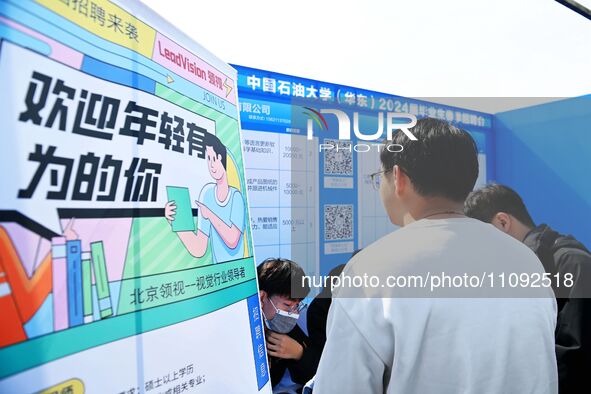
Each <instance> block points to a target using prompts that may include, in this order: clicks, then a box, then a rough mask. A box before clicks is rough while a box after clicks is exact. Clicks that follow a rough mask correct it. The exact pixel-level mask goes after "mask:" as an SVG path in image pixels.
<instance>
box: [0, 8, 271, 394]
mask: <svg viewBox="0 0 591 394" xmlns="http://www.w3.org/2000/svg"><path fill="white" fill-rule="evenodd" d="M200 17H201V16H196V19H197V20H198V18H200ZM203 17H205V16H203ZM0 86H2V93H3V94H2V95H1V97H0V119H2V126H1V130H2V131H1V135H2V143H0V161H1V163H2V167H1V168H2V177H0V188H1V194H0V316H2V324H1V326H0V392H3V393H4V392H6V393H9V392H10V393H12V392H19V393H20V392H23V393H25V392H44V393H66V392H67V393H86V392H88V393H94V392H96V393H104V392H112V393H139V392H142V393H150V392H154V393H180V392H185V391H186V392H201V393H220V392H228V393H229V392H231V393H256V392H259V391H261V392H270V383H269V378H268V366H267V362H266V359H267V357H266V351H265V347H264V338H263V329H262V324H261V323H262V321H261V313H260V305H259V301H258V291H257V284H256V269H255V263H254V257H253V246H252V238H251V230H250V222H251V221H250V215H249V211H248V202H247V196H246V181H245V177H244V165H243V157H242V147H241V142H240V123H239V118H238V116H239V111H238V107H237V91H236V86H237V74H236V71H235V70H234V69H233V68H232V67H230V66H228V65H227V64H225V63H223V62H221V61H220V60H218V59H217V58H216V57H214V56H213V55H212V54H210V53H209V52H208V51H206V50H205V49H204V48H202V47H201V46H200V45H198V44H197V43H195V42H194V41H192V40H191V39H189V38H188V37H186V36H184V35H183V34H182V33H181V32H179V31H178V30H176V29H175V28H174V27H172V26H170V25H169V24H168V23H166V22H165V21H164V20H162V19H161V18H160V17H158V16H157V15H156V14H154V13H153V12H152V11H151V10H149V9H148V8H146V7H144V6H143V5H142V4H141V3H139V2H114V1H108V0H94V1H73V0H38V1H23V0H1V1H0Z"/></svg>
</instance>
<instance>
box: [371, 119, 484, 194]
mask: <svg viewBox="0 0 591 394" xmlns="http://www.w3.org/2000/svg"><path fill="white" fill-rule="evenodd" d="M410 131H411V132H412V133H413V135H414V136H416V137H417V141H412V140H410V138H408V137H407V136H406V134H404V133H403V132H402V131H400V130H399V131H397V132H395V134H394V135H393V136H392V141H386V143H385V144H386V146H385V147H384V148H383V150H382V152H381V154H380V160H381V162H382V167H383V170H385V171H391V170H392V168H394V166H395V165H398V166H399V168H400V169H401V170H402V171H403V172H404V173H405V174H406V175H407V176H408V177H409V179H410V180H411V182H412V185H413V187H414V189H415V190H416V192H417V193H418V194H420V195H421V196H424V197H445V198H448V199H450V200H452V201H461V202H463V201H464V199H465V198H466V196H468V194H469V193H470V191H471V190H472V189H473V188H474V184H475V183H476V178H478V153H477V150H476V143H475V142H474V140H473V139H472V137H471V136H470V134H468V132H466V131H464V130H462V129H459V128H457V127H455V126H452V125H450V124H449V123H447V122H445V121H443V120H438V119H432V118H423V119H420V120H418V121H417V124H416V126H414V127H413V128H412V129H410ZM391 144H398V145H402V146H403V150H402V151H401V152H390V151H388V149H387V148H388V146H389V145H391Z"/></svg>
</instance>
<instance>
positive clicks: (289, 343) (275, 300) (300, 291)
mask: <svg viewBox="0 0 591 394" xmlns="http://www.w3.org/2000/svg"><path fill="white" fill-rule="evenodd" d="M304 275H305V274H304V270H303V269H302V268H301V267H300V266H299V265H298V264H296V263H294V262H293V261H291V260H287V259H281V258H269V259H266V260H265V261H263V262H262V263H261V264H260V265H259V266H258V267H257V276H258V280H259V295H260V300H261V308H262V311H263V320H264V322H265V328H266V329H265V338H266V341H267V352H268V355H269V369H270V373H271V384H272V386H273V393H300V392H301V389H302V385H303V384H305V383H306V382H307V381H308V380H309V379H310V378H311V377H312V376H313V375H314V372H315V363H314V361H313V359H314V358H313V355H312V354H311V353H310V351H309V339H308V337H307V336H306V334H304V332H303V331H302V329H301V328H300V327H299V326H298V325H297V321H298V318H299V316H300V312H301V311H302V310H303V308H304V304H303V303H302V299H303V298H304V297H306V296H307V295H308V293H309V292H310V288H309V286H308V285H307V284H305V283H303V281H302V278H303V277H304Z"/></svg>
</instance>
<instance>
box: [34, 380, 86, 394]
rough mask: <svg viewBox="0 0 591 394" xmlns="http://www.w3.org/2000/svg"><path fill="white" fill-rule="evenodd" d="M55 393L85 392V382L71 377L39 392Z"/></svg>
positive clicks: (78, 393)
mask: <svg viewBox="0 0 591 394" xmlns="http://www.w3.org/2000/svg"><path fill="white" fill-rule="evenodd" d="M55 393H68V394H84V384H83V383H82V381H81V380H80V379H70V380H66V381H65V382H62V383H60V384H56V385H55V386H52V387H50V388H48V389H45V390H43V391H40V392H39V394H55Z"/></svg>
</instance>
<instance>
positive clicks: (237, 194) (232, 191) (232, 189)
mask: <svg viewBox="0 0 591 394" xmlns="http://www.w3.org/2000/svg"><path fill="white" fill-rule="evenodd" d="M229 189H230V194H231V195H232V199H235V198H239V199H242V193H240V190H238V189H237V188H235V187H234V186H229Z"/></svg>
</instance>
